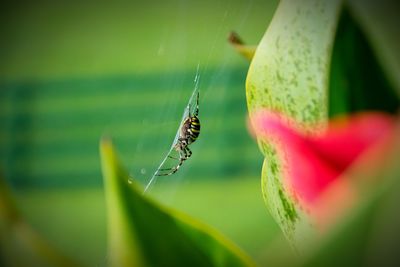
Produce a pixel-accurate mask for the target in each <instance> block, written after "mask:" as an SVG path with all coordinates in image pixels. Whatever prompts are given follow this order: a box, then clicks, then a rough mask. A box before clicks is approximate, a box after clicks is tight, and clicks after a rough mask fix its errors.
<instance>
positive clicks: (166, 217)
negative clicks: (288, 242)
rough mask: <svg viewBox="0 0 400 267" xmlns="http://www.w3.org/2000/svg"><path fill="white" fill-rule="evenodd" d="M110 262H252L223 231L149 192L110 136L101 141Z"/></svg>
mask: <svg viewBox="0 0 400 267" xmlns="http://www.w3.org/2000/svg"><path fill="white" fill-rule="evenodd" d="M100 154H101V161H102V170H103V176H104V183H105V193H106V203H107V214H108V246H109V248H108V250H109V251H108V252H109V260H110V266H115V267H127V266H136V267H140V266H254V264H253V262H252V261H251V260H250V259H249V258H248V257H247V256H246V255H245V254H244V253H243V252H242V251H241V250H240V249H238V248H237V247H236V246H235V245H234V244H232V243H231V242H229V241H227V240H226V239H224V238H223V237H222V236H220V234H219V233H217V232H215V231H213V230H211V229H210V228H208V227H206V226H204V225H202V224H201V223H199V222H196V221H195V220H193V219H191V218H189V217H187V216H185V215H184V214H181V213H178V212H176V211H173V210H169V209H166V208H164V207H161V206H160V205H158V204H157V203H155V202H154V201H152V200H150V199H148V198H147V197H145V196H144V195H143V193H142V191H141V190H140V189H139V188H138V186H137V185H136V184H135V182H132V183H128V178H129V177H128V175H127V173H126V172H125V170H124V169H123V168H122V167H121V165H120V163H119V162H118V160H117V156H116V154H115V152H114V148H113V145H112V143H111V140H109V139H106V138H104V139H102V140H101V143H100Z"/></svg>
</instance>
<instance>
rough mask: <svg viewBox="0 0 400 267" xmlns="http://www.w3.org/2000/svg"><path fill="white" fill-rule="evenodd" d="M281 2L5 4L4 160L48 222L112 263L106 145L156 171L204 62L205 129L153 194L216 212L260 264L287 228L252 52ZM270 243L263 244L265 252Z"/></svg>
mask: <svg viewBox="0 0 400 267" xmlns="http://www.w3.org/2000/svg"><path fill="white" fill-rule="evenodd" d="M276 6H277V1H228V0H222V1H210V0H206V1H173V0H168V1H147V2H142V1H141V2H139V1H120V2H118V3H117V2H114V3H112V4H111V3H110V2H108V1H93V2H78V1H35V2H27V1H26V2H19V3H13V4H12V5H11V4H9V5H6V4H2V8H0V33H1V39H2V41H1V42H0V125H1V127H0V171H1V173H2V175H4V176H5V178H6V179H7V180H8V181H9V183H10V184H11V185H12V187H13V189H14V193H15V196H16V197H17V202H18V204H19V207H20V208H21V209H22V211H23V213H24V215H25V216H26V217H27V220H28V222H29V223H31V224H32V225H33V226H34V228H35V229H37V230H38V231H39V232H40V233H41V234H43V235H44V236H45V237H46V238H48V239H49V240H50V241H51V242H52V243H53V244H54V245H55V246H57V247H59V248H60V249H62V250H63V251H64V252H65V253H67V254H68V255H71V256H73V257H75V258H77V259H78V260H79V261H80V262H82V263H84V264H86V265H88V266H104V265H105V264H106V218H105V203H104V195H103V188H102V177H101V172H100V162H99V155H98V141H99V138H100V136H101V135H103V134H108V135H110V136H111V137H112V138H113V140H114V142H115V144H116V146H117V149H118V150H119V152H120V155H121V160H122V161H123V162H124V163H125V166H126V167H127V168H128V170H129V171H130V172H131V173H132V175H133V176H134V177H135V178H136V179H138V180H139V181H141V182H142V183H145V182H146V180H147V179H149V177H150V175H151V173H152V172H154V170H155V168H156V167H157V166H158V164H159V163H160V161H161V160H162V159H163V157H164V155H165V153H166V152H167V151H168V149H169V147H170V145H171V142H172V140H173V138H174V135H175V132H176V130H177V127H178V125H179V122H180V119H181V115H182V112H183V109H184V107H185V105H186V103H187V101H188V99H189V97H190V95H191V93H192V90H193V86H194V83H193V79H194V77H195V74H196V66H197V65H198V64H199V67H200V75H201V78H200V94H201V97H200V119H201V122H202V131H201V135H200V138H199V140H198V141H197V142H196V143H195V144H193V145H192V146H191V148H192V151H193V156H192V158H191V159H190V160H189V161H187V162H186V163H185V164H184V165H183V166H182V168H181V169H180V170H179V172H178V173H176V175H173V176H169V177H163V178H160V179H159V180H158V182H157V184H156V186H155V187H154V188H153V190H152V191H151V192H150V194H151V195H152V196H153V197H155V198H158V199H159V200H160V201H162V202H163V203H164V204H167V205H169V206H173V207H176V208H178V209H180V210H183V211H185V212H187V213H189V214H191V215H192V216H194V217H196V218H199V219H201V220H202V221H204V222H206V223H208V224H211V225H212V226H214V227H215V228H217V229H218V230H220V231H221V232H222V233H224V234H225V235H226V236H228V237H229V238H231V239H233V241H235V242H236V243H237V244H238V245H239V246H240V247H242V248H243V249H244V250H245V251H246V252H248V253H249V254H250V255H252V256H253V257H254V258H255V259H256V260H257V261H258V262H263V261H264V260H265V258H264V257H265V254H264V253H263V252H264V251H265V250H266V248H267V247H268V246H270V241H271V240H273V239H274V240H275V239H278V240H280V238H281V236H280V233H279V232H278V228H277V226H276V225H275V223H274V222H273V221H272V219H271V218H270V216H269V214H268V213H267V210H266V208H265V206H264V204H263V200H262V196H261V188H260V176H259V174H260V171H261V164H262V156H261V154H260V152H259V151H258V148H257V146H256V144H255V142H254V140H253V139H252V138H251V137H250V135H249V133H248V131H247V128H246V100H245V78H246V73H247V68H248V65H249V63H248V62H247V61H246V60H245V59H243V58H241V57H240V56H239V55H237V54H236V53H235V52H234V51H233V49H232V48H231V47H230V46H229V45H228V43H227V41H226V39H227V36H228V33H229V32H230V31H231V30H235V31H237V32H239V33H240V34H241V35H242V36H243V38H244V39H245V40H246V41H248V42H249V43H252V44H256V43H257V42H258V41H259V39H260V38H261V36H262V35H263V33H264V31H265V29H266V27H267V25H268V23H269V21H270V20H271V18H272V14H273V13H274V11H275V8H276ZM263 255H264V256H263Z"/></svg>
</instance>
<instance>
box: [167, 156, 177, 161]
mask: <svg viewBox="0 0 400 267" xmlns="http://www.w3.org/2000/svg"><path fill="white" fill-rule="evenodd" d="M168 158H170V159H176V160H179V159H178V158H175V157H173V156H171V155H168Z"/></svg>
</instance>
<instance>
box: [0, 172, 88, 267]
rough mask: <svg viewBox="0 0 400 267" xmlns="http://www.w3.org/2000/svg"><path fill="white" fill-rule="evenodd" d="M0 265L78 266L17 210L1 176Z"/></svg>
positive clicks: (9, 190)
mask: <svg viewBox="0 0 400 267" xmlns="http://www.w3.org/2000/svg"><path fill="white" fill-rule="evenodd" d="M0 266H7V267H13V266H41V267H44V266H58V267H79V266H80V264H79V263H78V262H76V261H75V260H74V259H71V258H69V257H68V256H67V255H64V254H63V253H62V252H60V251H59V250H58V249H57V248H55V247H54V246H53V244H51V243H50V242H48V240H46V239H45V238H44V237H43V236H41V235H40V234H39V233H38V232H36V231H35V230H34V229H33V228H32V227H31V225H30V224H28V222H26V220H25V218H24V217H23V216H22V214H21V213H20V211H19V209H18V207H17V205H16V203H15V200H14V197H13V195H12V193H11V189H10V188H9V186H8V185H7V183H6V181H4V179H3V177H1V176H0Z"/></svg>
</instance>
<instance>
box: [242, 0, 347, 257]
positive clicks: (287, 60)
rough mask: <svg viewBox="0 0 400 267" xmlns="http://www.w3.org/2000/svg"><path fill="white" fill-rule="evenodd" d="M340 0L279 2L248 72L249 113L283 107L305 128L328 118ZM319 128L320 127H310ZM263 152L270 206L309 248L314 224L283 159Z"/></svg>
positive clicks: (298, 243) (297, 242)
mask: <svg viewBox="0 0 400 267" xmlns="http://www.w3.org/2000/svg"><path fill="white" fill-rule="evenodd" d="M340 7H341V1H339V0H334V1H330V0H320V1H312V0H301V1H289V0H283V1H281V2H280V4H279V6H278V9H277V10H276V12H275V15H274V17H273V19H272V22H271V24H270V26H269V28H268V29H267V31H266V33H265V35H264V37H263V38H262V40H261V42H260V44H259V46H258V48H257V50H256V53H255V55H254V58H253V61H252V62H251V65H250V69H249V72H248V75H247V82H246V95H247V103H248V109H249V113H250V117H251V116H252V113H253V112H255V111H257V110H258V109H260V108H268V109H270V110H275V111H279V112H281V113H283V114H285V115H286V116H288V117H289V118H292V119H294V120H296V121H297V122H298V123H300V124H301V125H303V126H304V127H307V125H308V124H309V123H317V122H318V123H322V124H321V125H322V126H323V123H324V122H326V121H327V118H328V81H329V66H330V59H331V53H332V47H333V42H334V36H335V31H336V27H337V24H338V20H339V14H340ZM308 130H310V131H318V130H319V129H308ZM260 149H261V151H262V152H263V154H264V156H265V161H264V165H263V170H262V189H263V196H264V200H265V202H266V205H267V207H268V209H269V211H270V213H271V214H272V216H273V217H274V218H275V220H276V221H277V222H278V224H279V226H280V227H281V229H282V231H283V233H284V234H285V236H286V237H287V238H288V239H289V241H290V242H291V244H292V245H294V246H295V247H296V248H297V249H298V250H303V249H305V248H307V247H308V246H307V245H306V244H307V242H308V240H312V239H313V228H312V226H311V225H310V224H311V222H310V221H309V220H308V218H307V215H306V214H305V213H304V211H303V210H302V209H301V207H299V206H298V204H296V203H295V202H294V200H293V199H291V198H290V197H289V196H288V193H287V192H286V191H285V189H284V186H283V177H282V174H281V170H282V168H285V164H286V163H285V162H281V161H280V159H279V158H278V156H277V151H276V148H275V147H274V146H272V145H271V144H266V143H261V142H260Z"/></svg>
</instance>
